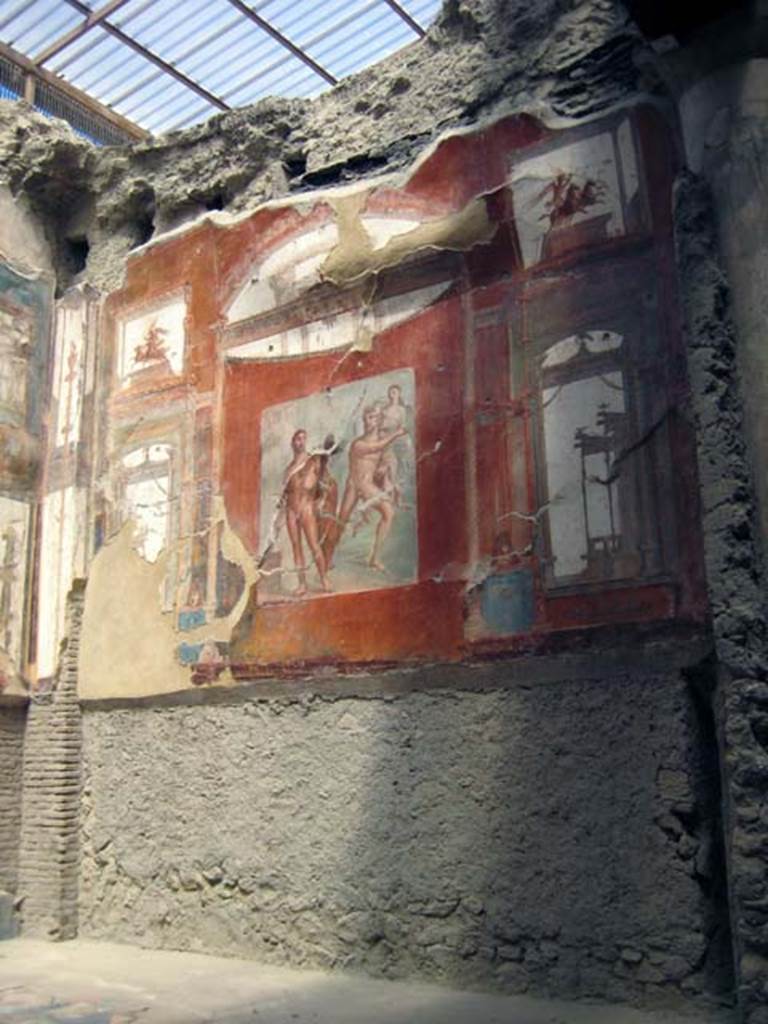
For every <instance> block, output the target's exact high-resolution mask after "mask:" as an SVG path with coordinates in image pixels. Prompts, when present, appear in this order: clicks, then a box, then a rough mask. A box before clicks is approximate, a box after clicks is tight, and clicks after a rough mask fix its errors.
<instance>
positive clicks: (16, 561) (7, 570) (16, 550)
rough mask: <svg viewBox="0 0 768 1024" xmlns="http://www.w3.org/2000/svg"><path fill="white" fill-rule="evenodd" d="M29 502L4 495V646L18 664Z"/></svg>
mask: <svg viewBox="0 0 768 1024" xmlns="http://www.w3.org/2000/svg"><path fill="white" fill-rule="evenodd" d="M28 532H29V505H28V504H27V503H26V502H25V501H18V500H16V499H15V498H5V497H0V647H2V648H3V650H5V651H6V652H7V653H8V654H9V655H10V656H11V658H12V659H13V661H14V662H15V664H16V666H17V667H21V664H22V661H23V656H22V655H23V652H22V641H23V636H24V594H25V586H26V578H27V537H28Z"/></svg>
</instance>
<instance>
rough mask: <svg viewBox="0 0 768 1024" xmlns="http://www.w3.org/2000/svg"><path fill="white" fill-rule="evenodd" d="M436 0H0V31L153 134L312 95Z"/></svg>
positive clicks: (407, 37)
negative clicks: (271, 100)
mask: <svg viewBox="0 0 768 1024" xmlns="http://www.w3.org/2000/svg"><path fill="white" fill-rule="evenodd" d="M440 6H441V0H257V2H253V0H251V2H246V0H109V2H107V0H88V2H84V0H0V41H2V42H3V43H5V44H6V45H7V46H9V47H11V48H12V49H13V50H15V51H17V52H18V53H21V54H23V55H24V56H26V57H27V58H28V59H30V60H32V61H34V62H35V63H36V64H38V65H39V66H40V67H41V68H43V69H45V70H46V71H49V72H52V73H53V74H55V75H59V76H61V77H62V78H64V79H65V80H66V81H67V82H69V83H70V84H71V85H73V86H75V87H76V88H78V89H80V90H82V92H84V93H86V94H88V95H89V96H91V97H92V98H93V99H96V100H98V101H99V102H100V103H103V104H104V105H106V106H108V107H110V108H111V109H112V110H114V111H115V112H116V113H118V114H120V115H122V116H123V117H125V118H128V119H129V120H130V121H133V122H134V123H135V124H137V125H139V126H140V127H141V128H144V129H146V130H147V131H149V132H152V133H153V134H159V133H162V132H168V131H172V130H173V129H176V128H182V127H187V126H189V125H192V124H195V123H197V122H199V121H203V120H205V119H206V118H208V117H210V116H211V115H212V114H215V113H218V112H219V111H222V110H227V109H229V108H232V107H242V106H247V105H248V104H250V103H254V102H255V101H256V100H259V99H261V98H263V97H265V96H268V95H271V96H286V97H310V96H315V95H317V94H318V93H320V92H323V91H324V90H325V89H328V88H330V86H331V85H332V84H333V83H334V82H336V81H338V80H340V79H341V78H344V77H345V76H347V75H350V74H352V73H354V72H356V71H360V70H361V69H362V68H364V67H366V66H367V65H369V64H373V63H375V62H376V61H379V60H381V59H382V57H385V56H386V55H387V54H389V53H392V52H393V51H394V50H397V49H399V48H400V47H402V46H404V45H406V44H407V43H409V42H412V41H413V40H415V39H417V38H419V36H420V35H423V33H424V31H425V29H426V28H427V27H428V26H429V24H430V23H431V22H432V21H433V20H434V18H435V16H436V15H437V13H438V10H439V8H440Z"/></svg>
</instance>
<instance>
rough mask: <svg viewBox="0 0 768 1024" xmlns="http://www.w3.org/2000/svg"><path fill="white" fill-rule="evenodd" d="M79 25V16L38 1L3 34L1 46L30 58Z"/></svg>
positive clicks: (56, 2)
mask: <svg viewBox="0 0 768 1024" xmlns="http://www.w3.org/2000/svg"><path fill="white" fill-rule="evenodd" d="M80 21H82V16H81V15H79V14H78V13H77V12H76V11H74V10H73V9H72V8H71V7H69V6H68V5H67V4H62V3H61V2H60V0H38V2H37V3H36V4H33V6H32V7H28V8H27V9H26V10H24V11H23V12H22V13H21V14H20V15H19V17H17V18H14V20H13V21H12V22H11V23H10V24H9V25H7V26H6V27H5V29H4V30H3V42H6V43H7V44H8V45H9V46H13V47H14V49H16V50H21V52H22V53H25V54H27V55H28V56H29V57H35V56H36V55H37V54H38V53H40V51H41V50H43V49H44V48H45V47H46V46H47V45H48V44H49V43H51V42H52V41H53V40H54V39H56V38H58V36H60V35H62V34H63V33H64V32H68V31H69V30H70V29H71V28H74V27H75V25H77V24H79V22H80Z"/></svg>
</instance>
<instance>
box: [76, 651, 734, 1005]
mask: <svg viewBox="0 0 768 1024" xmlns="http://www.w3.org/2000/svg"><path fill="white" fill-rule="evenodd" d="M467 671H468V672H478V671H479V672H485V671H486V670H485V669H474V670H473V669H467ZM493 671H494V672H503V671H504V670H503V669H494V670H493ZM497 681H502V680H501V679H498V680H497ZM84 732H85V753H86V761H87V779H88V784H87V786H86V791H85V804H84V816H83V827H84V832H83V873H82V879H81V934H82V935H83V936H84V937H95V938H110V939H113V940H118V941H131V942H138V943H139V944H141V945H148V946H161V947H165V948H181V949H194V950H199V951H207V952H222V953H228V954H237V955H245V956H253V957H255V958H256V959H259V960H263V961H267V962H272V963H290V964H293V965H295V966H320V967H333V968H341V969H347V970H364V971H365V972H367V973H369V974H373V975H377V976H382V977H388V978H405V977H411V978H413V977H419V978H426V979H432V980H438V981H442V982H448V983H450V984H454V985H461V986H470V987H471V986H477V985H481V986H483V987H490V988H498V989H501V990H503V991H507V992H516V993H521V992H526V991H530V992H537V993H554V994H557V995H561V996H562V995H576V996H580V997H598V998H608V999H613V1000H627V999H630V1000H639V1001H642V1002H655V1001H661V1002H670V1001H674V1000H675V999H676V998H678V997H682V998H687V999H697V998H701V997H720V996H725V995H727V994H728V993H729V992H730V991H731V989H732V979H731V977H730V973H729V967H728V952H727V949H728V936H727V932H726V930H725V926H724V925H723V923H722V922H724V921H725V920H727V918H726V915H725V912H724V910H723V908H722V906H721V897H720V888H721V886H722V878H721V877H720V876H718V877H713V876H712V871H713V870H715V871H717V870H719V869H718V867H717V859H716V858H715V859H714V861H713V858H712V857H711V856H710V853H709V849H710V848H711V846H712V843H713V839H714V834H715V822H714V821H713V820H712V819H711V813H712V810H713V808H714V807H715V801H716V794H715V793H714V792H712V778H710V777H709V772H710V770H711V767H712V766H711V765H709V764H708V763H707V761H706V757H705V756H704V755H703V754H702V751H703V750H704V747H703V745H702V740H703V739H704V738H705V737H703V736H702V735H701V733H700V728H699V725H698V724H697V722H696V720H695V715H694V710H693V708H692V704H691V699H690V694H689V691H688V689H687V687H686V684H685V683H684V681H683V680H681V678H680V677H679V676H677V675H674V674H670V675H665V676H658V677H646V678H643V677H638V676H623V677H617V678H608V679H592V680H571V681H564V682H557V683H546V682H541V683H538V684H531V685H525V686H517V687H515V688H510V689H497V690H490V691H485V692H467V691H450V692H438V693H412V694H407V695H400V696H398V697H393V698H391V699H337V700H332V699H327V698H326V699H324V698H317V697H315V698H309V699H306V700H303V701H302V700H299V701H289V700H286V702H285V703H279V702H277V701H272V702H270V703H269V704H267V703H262V702H257V701H248V702H241V703H233V704H230V705H226V706H224V705H203V706H200V707H180V706H175V707H166V708H163V707H154V708H149V707H144V708H135V709H134V708H132V709H126V710H119V709H113V710H110V711H106V712H104V711H98V710H91V711H89V712H87V713H86V715H85V722H84ZM707 801H709V804H708V803H707ZM713 863H714V865H715V866H714V868H713V867H712V865H713Z"/></svg>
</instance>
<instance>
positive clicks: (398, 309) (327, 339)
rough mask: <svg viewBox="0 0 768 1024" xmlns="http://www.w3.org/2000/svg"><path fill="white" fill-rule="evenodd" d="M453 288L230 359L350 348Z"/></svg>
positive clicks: (386, 303)
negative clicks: (366, 333)
mask: <svg viewBox="0 0 768 1024" xmlns="http://www.w3.org/2000/svg"><path fill="white" fill-rule="evenodd" d="M449 287H450V282H449V281H439V282H438V283H437V284H432V285H429V286H428V287H426V288H418V289H416V290H415V291H412V292H406V293H405V294H403V295H394V296H392V297H391V298H388V299H381V300H380V301H379V302H375V303H374V304H373V306H372V307H370V309H355V310H350V311H349V312H346V313H339V314H338V315H337V316H333V317H329V318H328V319H326V320H315V321H313V322H312V323H309V324H303V325H302V326H301V327H295V328H292V329H291V330H289V331H283V332H281V333H279V334H271V335H269V336H268V337H266V338H259V339H258V341H247V342H245V343H244V344H242V345H237V346H235V347H234V348H231V349H229V350H228V351H227V358H228V359H285V358H287V357H289V356H298V355H310V354H312V353H315V352H329V351H332V350H333V349H338V348H347V347H348V346H349V345H352V344H353V343H354V342H355V341H357V340H358V338H359V337H360V336H361V334H362V332H363V331H370V332H371V333H373V334H380V333H381V332H382V331H385V330H387V328H389V327H394V326H395V325H396V324H399V323H402V322H403V321H404V320H408V319H409V318H410V317H413V316H416V315H417V314H418V313H421V312H422V310H424V309H426V308H427V306H429V305H430V304H431V303H433V302H434V301H435V300H436V299H438V298H439V297H440V296H441V295H442V294H443V293H444V292H446V291H447V290H448V288H449Z"/></svg>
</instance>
